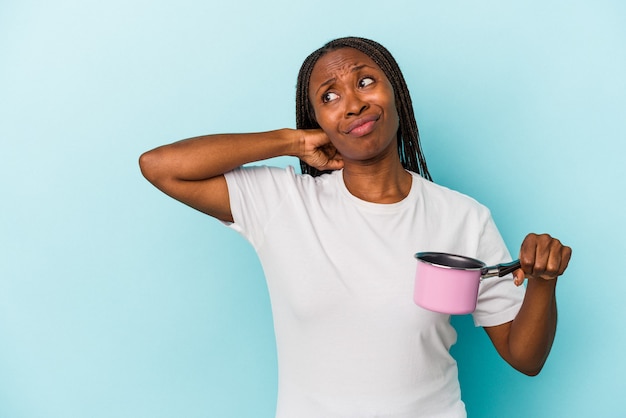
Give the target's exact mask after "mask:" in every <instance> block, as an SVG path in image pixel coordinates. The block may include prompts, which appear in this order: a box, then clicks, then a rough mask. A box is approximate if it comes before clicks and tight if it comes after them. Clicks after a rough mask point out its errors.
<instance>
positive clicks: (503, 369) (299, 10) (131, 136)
mask: <svg viewBox="0 0 626 418" xmlns="http://www.w3.org/2000/svg"><path fill="white" fill-rule="evenodd" d="M624 4H625V3H623V2H620V1H618V0H614V1H609V0H600V1H591V0H588V1H544V0H526V1H514V2H500V1H495V0H494V1H473V2H468V1H440V2H426V1H414V0H406V1H401V0H387V1H384V2H369V1H358V2H356V1H341V2H338V1H336V0H319V1H315V2H297V1H294V0H284V1H274V2H270V1H268V2H254V1H251V0H243V1H230V2H226V1H223V2H215V1H213V2H210V1H200V0H176V1H166V0H156V1H148V0H123V1H122V0H109V1H106V2H101V1H94V0H87V1H79V0H64V1H60V0H53V1H33V0H19V1H17V0H4V1H3V2H2V3H0V140H1V141H2V142H1V151H0V182H1V191H2V197H1V199H2V204H1V206H0V208H1V209H0V417H3V418H4V417H6V418H35V417H45V418H73V417H90V418H99V417H120V418H121V417H150V418H159V417H187V418H193V417H236V418H240V417H241V418H243V417H251V418H261V417H271V416H273V413H274V409H275V396H276V356H275V346H274V336H273V330H272V322H271V313H270V305H269V300H268V295H267V289H266V287H265V283H264V280H263V277H262V272H261V270H260V267H259V263H258V260H257V258H256V255H255V254H254V252H253V251H252V249H251V247H250V246H249V245H248V244H247V243H246V242H245V241H244V240H243V239H242V238H241V237H240V236H238V235H237V234H236V233H234V232H233V231H230V230H228V229H227V228H225V227H223V226H222V225H221V224H219V223H218V222H217V221H215V220H213V219H210V218H208V217H206V216H204V215H201V214H199V213H197V212H195V211H193V210H191V209H188V208H186V207H184V206H183V205H181V204H180V203H178V202H175V201H173V200H171V199H169V198H167V197H166V196H164V195H162V194H160V193H159V192H158V191H157V190H156V189H154V188H153V187H152V186H150V185H149V184H148V183H147V182H146V181H145V180H144V179H143V178H142V177H141V175H140V173H139V169H138V166H137V158H138V156H139V155H140V153H141V152H143V151H145V150H148V149H150V148H153V147H155V146H157V145H161V144H164V143H168V142H172V141H175V140H178V139H182V138H186V137H190V136H195V135H201V134H207V133H217V132H246V131H259V130H267V129H274V128H279V127H294V126H295V122H294V119H295V117H294V94H295V82H296V75H297V71H298V68H299V66H300V63H301V62H302V61H303V59H304V58H305V57H306V55H308V53H309V52H311V51H312V50H314V49H316V48H317V47H319V46H321V45H322V44H323V43H325V42H326V41H328V40H330V39H332V38H335V37H339V36H345V35H358V36H365V37H369V38H372V39H375V40H377V41H379V42H381V43H382V44H383V45H385V46H387V47H388V49H389V50H390V51H391V52H392V53H393V54H394V56H395V57H396V59H397V60H398V62H399V63H400V65H401V67H402V69H403V71H404V73H405V77H406V79H407V81H408V84H409V88H410V89H411V93H412V96H413V100H414V106H415V111H416V117H417V121H418V124H419V126H420V131H421V135H422V141H423V146H424V149H425V152H426V156H427V159H428V163H429V166H430V169H431V173H432V174H433V176H434V178H435V180H436V181H437V182H438V183H441V184H444V185H446V186H449V187H452V188H454V189H457V190H460V191H462V192H464V193H467V194H469V195H471V196H473V197H475V198H476V199H478V200H479V201H481V202H482V203H484V204H486V205H487V206H488V207H490V208H491V210H492V212H493V215H494V218H495V220H496V222H497V223H498V225H499V227H500V229H501V232H502V234H503V236H504V238H505V240H506V241H507V244H508V245H509V248H510V249H511V251H512V252H513V253H516V252H517V249H518V248H519V245H520V243H521V241H522V239H523V237H524V236H525V235H526V233H528V232H531V231H534V232H549V233H551V234H553V235H555V236H557V237H559V238H560V239H562V241H563V242H565V243H567V244H569V245H571V246H572V247H573V249H574V258H573V260H572V262H571V264H570V268H569V270H568V272H567V274H566V276H565V277H563V278H562V279H560V280H559V286H558V298H559V306H560V320H559V330H558V334H557V338H556V342H555V344H554V347H553V351H552V354H551V356H550V358H549V360H548V362H547V365H546V367H545V369H544V370H543V372H542V373H541V375H539V376H538V377H536V378H529V377H525V376H522V375H520V374H518V373H517V372H514V371H513V370H512V369H511V368H510V367H509V366H507V365H506V364H504V362H503V361H502V360H500V359H499V358H498V357H497V355H496V354H495V351H494V349H493V348H492V346H491V345H490V343H489V342H488V340H487V338H486V336H485V334H484V332H483V331H482V330H481V329H476V328H474V327H473V325H472V323H471V319H470V318H469V317H459V318H455V319H454V323H455V325H456V326H457V327H458V331H459V342H458V344H457V345H456V346H455V347H454V353H455V355H456V357H457V359H458V361H459V368H460V378H461V383H462V390H463V395H464V399H465V401H466V403H467V405H468V411H469V415H470V417H509V418H511V417H520V418H521V417H540V418H543V417H550V418H553V417H585V418H587V417H591V416H594V417H618V416H626V406H625V405H624V399H623V396H624V395H623V394H624V390H625V389H626V385H625V384H624V376H626V360H625V359H624V355H623V353H624V348H625V343H626V327H625V326H624V325H623V317H624V314H625V312H626V311H625V309H624V293H625V292H626V284H625V283H624V278H623V269H622V266H621V264H623V260H624V250H625V249H626V248H625V245H624V241H623V236H624V233H625V232H626V228H625V226H624V215H623V214H624V209H623V207H624V204H625V203H626V201H625V198H624V192H625V191H626V190H625V189H626V187H625V184H624V177H625V174H626V172H625V170H624V165H623V161H624V158H623V155H624V151H625V146H624V142H625V140H626V135H625V133H626V129H625V128H624V122H625V121H626V81H625V76H624V74H626V6H624ZM275 163H277V164H281V165H284V164H295V163H296V161H295V160H291V159H287V158H283V159H279V160H277V161H275ZM303 239H306V238H303Z"/></svg>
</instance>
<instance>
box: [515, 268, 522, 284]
mask: <svg viewBox="0 0 626 418" xmlns="http://www.w3.org/2000/svg"><path fill="white" fill-rule="evenodd" d="M513 283H514V284H515V286H521V285H522V284H523V283H524V272H523V271H522V269H517V270H515V271H514V272H513Z"/></svg>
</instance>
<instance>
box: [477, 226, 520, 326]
mask: <svg viewBox="0 0 626 418" xmlns="http://www.w3.org/2000/svg"><path fill="white" fill-rule="evenodd" d="M477 257H478V258H479V259H480V260H482V261H484V262H485V263H487V265H489V266H491V265H496V264H500V263H505V262H509V261H511V255H510V253H509V251H508V249H507V248H506V244H505V243H504V240H503V239H502V236H501V235H500V232H499V231H498V229H497V227H496V225H495V222H494V221H493V218H492V217H491V214H489V216H488V217H487V219H486V221H485V223H484V227H483V231H482V233H481V237H480V242H479V248H478V255H477ZM524 294H525V288H524V287H523V286H519V287H518V286H515V284H514V283H513V277H512V275H511V274H509V275H506V276H504V277H490V278H486V279H483V280H482V281H481V283H480V288H479V291H478V303H477V305H476V310H475V311H474V313H473V314H472V315H473V319H474V324H475V325H476V326H482V327H489V326H496V325H500V324H504V323H506V322H509V321H512V320H513V319H515V316H516V315H517V313H518V312H519V309H520V307H521V305H522V302H523V300H524Z"/></svg>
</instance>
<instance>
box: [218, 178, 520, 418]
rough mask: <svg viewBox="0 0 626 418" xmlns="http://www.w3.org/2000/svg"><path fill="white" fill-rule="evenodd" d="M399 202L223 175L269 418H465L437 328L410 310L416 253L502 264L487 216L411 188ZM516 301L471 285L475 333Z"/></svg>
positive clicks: (503, 287)
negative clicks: (260, 306) (253, 298)
mask: <svg viewBox="0 0 626 418" xmlns="http://www.w3.org/2000/svg"><path fill="white" fill-rule="evenodd" d="M412 174H413V183H412V187H411V191H410V193H409V195H408V196H407V197H406V198H405V199H404V200H402V201H400V202H398V203H393V204H376V203H371V202H366V201H363V200H360V199H358V198H357V197H355V196H353V195H352V194H350V192H349V191H348V190H347V188H346V187H345V184H344V182H343V175H342V171H341V170H339V171H335V172H333V173H331V174H327V175H322V176H320V177H311V176H308V175H300V174H297V173H295V172H294V169H293V168H292V167H288V168H287V169H281V168H273V167H265V166H260V167H245V168H240V169H236V170H234V171H232V172H229V173H227V174H226V180H227V183H228V190H229V193H230V202H231V210H232V215H233V219H234V223H232V224H230V226H231V227H232V228H233V229H235V230H236V231H238V232H239V233H241V234H242V235H243V236H244V237H245V238H246V239H248V240H249V241H250V243H251V244H252V245H253V247H254V248H255V250H256V251H257V253H258V256H259V259H260V261H261V264H262V266H263V269H264V273H265V276H266V280H267V284H268V289H269V293H270V299H271V304H272V312H273V317H274V328H275V334H276V344H277V351H278V367H279V370H278V377H279V379H278V381H279V383H278V385H279V387H278V403H277V413H276V417H277V418H309V417H310V418H334V417H341V418H348V417H350V418H368V417H388V418H392V417H393V418H415V417H429V418H434V417H446V418H447V417H455V418H456V417H465V416H466V412H465V405H464V404H463V402H462V401H461V393H460V387H459V382H458V375H457V366H456V362H455V360H454V359H453V358H452V357H451V356H450V353H449V349H450V347H451V346H452V345H453V344H454V343H455V342H456V332H455V330H454V328H453V327H452V326H451V325H450V317H449V315H444V314H439V313H434V312H430V311H427V310H424V309H422V308H420V307H418V306H417V305H415V303H414V302H413V281H414V275H415V268H416V263H417V262H416V260H415V258H414V254H415V253H416V252H420V251H440V252H449V253H455V254H460V255H465V256H469V257H474V258H477V259H479V260H482V261H484V262H486V263H487V264H497V263H500V262H503V261H509V260H510V255H509V253H508V251H507V249H506V246H505V245H504V242H503V240H502V238H501V236H500V234H499V233H498V231H497V229H496V226H495V224H494V222H493V220H492V218H491V215H490V212H489V211H488V210H487V209H486V208H485V207H484V206H482V205H480V204H478V203H477V202H476V201H474V200H473V199H471V198H469V197H467V196H465V195H462V194H460V193H458V192H455V191H452V190H450V189H447V188H445V187H442V186H439V185H436V184H434V183H431V182H429V181H427V180H425V179H423V178H422V177H420V176H419V175H417V174H414V173H412ZM523 294H524V290H523V287H519V288H518V287H516V286H515V285H514V284H513V282H512V280H510V278H503V279H499V278H490V279H488V280H484V281H483V282H482V284H481V289H480V291H479V301H478V305H477V309H476V311H475V312H474V313H473V317H474V321H475V323H476V325H480V326H493V325H499V324H502V323H505V322H508V321H510V320H512V319H513V318H514V317H515V315H516V314H517V312H518V310H519V307H520V305H521V302H522V299H523Z"/></svg>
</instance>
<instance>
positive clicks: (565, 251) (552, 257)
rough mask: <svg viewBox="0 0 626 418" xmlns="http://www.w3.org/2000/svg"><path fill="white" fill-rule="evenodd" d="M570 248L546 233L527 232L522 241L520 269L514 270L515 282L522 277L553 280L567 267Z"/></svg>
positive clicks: (570, 253) (519, 282)
mask: <svg viewBox="0 0 626 418" xmlns="http://www.w3.org/2000/svg"><path fill="white" fill-rule="evenodd" d="M571 256H572V249H571V248H570V247H568V246H565V245H563V244H561V241H559V240H558V239H556V238H552V237H551V236H550V235H548V234H541V235H537V234H528V235H527V236H526V238H525V239H524V242H523V243H522V247H521V249H520V254H519V260H520V264H521V269H520V270H516V271H515V272H514V273H513V275H514V276H515V284H516V285H517V286H519V285H521V284H522V283H523V282H524V278H528V279H542V280H554V279H556V278H557V277H558V276H560V275H561V274H563V272H564V271H565V269H566V268H567V265H568V263H569V260H570V258H571Z"/></svg>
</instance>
